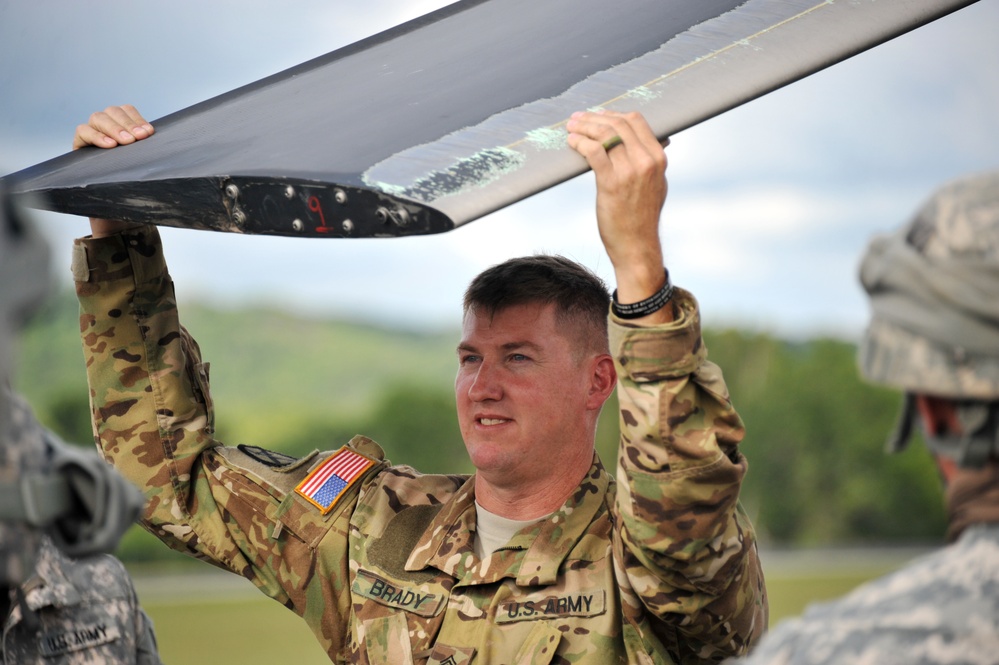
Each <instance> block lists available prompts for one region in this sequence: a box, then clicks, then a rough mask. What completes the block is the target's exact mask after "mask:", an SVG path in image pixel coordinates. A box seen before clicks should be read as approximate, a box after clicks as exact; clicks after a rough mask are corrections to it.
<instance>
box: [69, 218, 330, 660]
mask: <svg viewBox="0 0 999 665" xmlns="http://www.w3.org/2000/svg"><path fill="white" fill-rule="evenodd" d="M73 251H74V257H73V276H74V280H75V282H76V288H77V295H78V297H79V300H80V330H81V335H82V341H83V350H84V356H85V360H86V366H87V375H88V380H89V384H90V399H91V408H92V416H93V421H94V434H95V437H96V439H97V442H98V445H99V447H100V448H101V449H102V451H103V454H104V456H105V458H106V459H107V460H108V461H110V462H111V463H112V464H114V466H115V467H116V468H117V469H118V470H119V471H120V472H121V473H122V475H124V476H125V477H127V478H128V479H129V480H131V481H132V482H133V483H135V484H136V485H137V486H138V487H139V488H140V489H142V490H143V492H144V493H145V494H146V497H147V504H146V509H145V514H144V522H145V526H146V527H147V528H148V529H149V530H150V531H151V532H153V533H154V534H155V535H156V536H157V537H158V538H160V539H161V540H163V541H164V542H165V543H166V544H168V545H169V546H170V547H172V548H174V549H177V550H180V551H182V552H186V553H188V554H192V555H193V556H196V557H198V558H201V559H204V560H207V561H209V562H211V563H213V564H215V565H217V566H220V567H223V568H226V569H229V570H231V571H233V572H236V573H237V574H240V575H243V576H244V577H247V578H248V579H250V580H251V581H252V582H253V583H254V584H255V585H257V586H258V587H259V588H260V589H261V590H262V591H263V592H264V593H266V594H267V595H269V596H271V597H273V598H275V599H276V600H278V601H279V602H282V603H283V604H285V605H286V606H288V607H291V608H292V609H294V610H295V611H296V612H297V613H299V614H303V615H306V614H308V615H309V616H312V617H313V618H314V619H315V621H310V624H312V623H315V624H318V623H319V619H318V617H319V616H321V615H325V616H326V618H327V620H330V619H332V620H330V621H328V623H329V624H332V625H337V622H336V620H335V616H336V615H337V614H338V612H340V613H341V614H342V615H345V613H346V612H347V611H348V610H349V600H348V593H347V590H346V586H347V585H346V579H347V569H346V564H345V563H344V561H345V560H346V557H345V556H343V553H344V551H345V549H346V533H347V531H346V530H347V524H346V521H347V520H348V519H349V513H341V514H340V515H339V516H338V515H334V514H329V515H326V516H322V515H320V516H318V517H312V514H313V513H315V511H313V512H312V513H310V512H309V511H307V510H305V509H304V508H302V507H301V506H300V505H299V503H298V502H296V501H295V498H296V497H294V496H293V495H294V491H293V487H294V482H295V481H294V477H297V476H295V473H297V474H299V475H301V476H304V474H305V473H306V470H307V460H301V461H300V463H298V464H296V465H293V466H298V467H301V468H300V469H297V470H296V471H295V472H294V473H292V472H289V473H287V474H285V475H287V476H288V480H287V482H285V484H284V485H282V484H281V483H282V482H284V479H283V477H282V478H279V477H278V476H279V475H281V474H280V473H278V472H280V471H282V469H277V470H275V469H271V468H269V467H267V466H265V465H263V464H259V463H256V466H254V465H253V464H251V463H249V462H246V463H243V462H242V461H241V460H242V458H240V457H239V455H240V454H241V453H239V451H238V450H237V449H235V448H227V447H224V446H221V445H220V444H219V442H217V441H216V440H214V439H213V436H212V435H213V418H214V415H213V406H212V401H211V396H210V393H209V390H208V365H207V363H203V362H202V360H201V355H200V350H199V348H198V345H197V344H196V343H195V341H194V340H193V339H192V338H191V337H190V336H189V335H188V334H187V332H186V331H185V330H184V329H183V328H182V327H181V326H180V323H179V320H178V317H177V307H176V302H175V298H174V290H173V282H172V281H171V279H170V276H169V274H168V273H167V269H166V264H165V261H164V258H163V253H162V248H161V245H160V242H159V234H158V232H157V230H156V228H155V227H147V228H143V229H141V230H138V231H133V232H127V233H124V234H119V235H115V236H110V237H107V238H101V239H93V238H84V239H81V240H77V241H76V244H75V245H74V250H73ZM244 457H245V455H244ZM234 460H235V461H234ZM293 476H294V477H293ZM275 479H276V480H275ZM343 503H344V505H345V506H346V505H347V502H346V501H344V502H343ZM315 514H317V515H318V513H315ZM344 515H346V517H344ZM310 520H311V521H310ZM327 536H329V538H327ZM321 540H325V543H324V548H325V549H324V552H328V553H329V556H328V557H325V558H324V559H322V560H319V561H317V556H318V555H317V554H316V548H317V546H318V543H319V541H321ZM338 548H339V549H338ZM337 552H339V556H338V555H337ZM319 576H325V579H327V580H329V579H334V580H337V579H339V580H342V582H341V583H339V584H338V585H337V584H334V586H337V588H339V590H340V592H341V593H338V594H337V593H335V592H334V595H335V596H336V597H321V595H322V594H325V593H327V592H328V588H327V587H323V588H324V589H325V590H324V591H323V592H322V594H320V592H319V591H317V590H316V588H315V587H312V586H310V585H311V584H312V583H313V582H315V583H316V584H318V582H316V580H317V579H318V577H319ZM309 616H307V617H306V618H307V620H309ZM317 629H318V628H317V626H316V625H314V626H313V630H317ZM327 639H328V640H331V641H335V639H336V638H335V637H334V636H327Z"/></svg>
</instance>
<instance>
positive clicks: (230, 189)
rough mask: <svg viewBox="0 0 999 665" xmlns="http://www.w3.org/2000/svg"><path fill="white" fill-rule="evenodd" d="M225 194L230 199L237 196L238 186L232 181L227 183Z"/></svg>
mask: <svg viewBox="0 0 999 665" xmlns="http://www.w3.org/2000/svg"><path fill="white" fill-rule="evenodd" d="M225 195H226V196H228V197H229V198H230V199H234V198H236V197H237V196H239V187H237V186H236V185H234V184H233V183H229V184H228V185H226V186H225Z"/></svg>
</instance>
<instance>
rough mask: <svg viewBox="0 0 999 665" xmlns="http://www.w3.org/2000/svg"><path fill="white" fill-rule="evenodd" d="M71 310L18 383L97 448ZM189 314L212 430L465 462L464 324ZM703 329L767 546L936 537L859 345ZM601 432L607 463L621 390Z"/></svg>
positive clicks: (40, 331)
mask: <svg viewBox="0 0 999 665" xmlns="http://www.w3.org/2000/svg"><path fill="white" fill-rule="evenodd" d="M76 311H77V310H76V304H75V300H74V299H73V298H72V296H71V295H69V294H61V295H60V296H59V297H57V298H55V299H54V300H53V301H52V302H51V303H49V304H48V306H47V307H45V309H44V310H43V311H42V312H41V314H40V315H39V316H37V317H36V318H35V319H34V320H33V322H32V323H31V325H30V326H29V328H28V330H27V331H26V332H25V334H24V335H23V336H22V339H21V341H20V347H19V349H20V352H19V353H18V369H17V374H16V377H15V381H14V385H15V388H16V389H17V390H19V391H20V392H22V393H23V394H25V396H26V397H27V398H28V399H29V401H30V402H31V403H32V405H33V407H34V408H35V411H36V414H37V415H38V417H39V419H40V420H41V421H42V422H43V423H44V424H45V425H47V426H48V427H50V428H52V429H53V430H54V431H56V433H58V434H59V435H60V436H62V437H63V438H64V439H66V440H67V441H70V442H75V443H81V444H84V445H90V441H91V440H92V434H91V428H90V424H89V407H88V404H87V402H88V398H87V389H86V380H85V375H84V370H83V360H82V352H81V350H80V344H79V340H78V337H77V330H78V327H77V325H78V324H77V321H76ZM182 314H185V315H189V316H185V318H186V319H187V321H188V325H189V327H190V328H191V331H192V333H193V334H194V335H195V337H196V338H198V340H199V342H200V344H201V347H202V351H203V353H204V356H205V358H206V359H207V360H209V361H211V362H212V363H213V373H214V375H215V376H213V388H214V390H215V393H216V395H215V397H216V399H215V403H216V406H217V412H216V424H217V432H218V438H219V439H220V440H222V441H225V442H226V443H228V444H232V445H234V444H236V443H241V442H245V443H253V444H256V445H262V446H265V447H270V448H273V449H276V450H280V451H282V452H285V453H288V454H292V455H303V454H306V453H308V452H310V451H311V450H313V449H316V448H318V449H320V450H324V449H333V448H336V447H338V446H339V445H342V443H344V442H346V441H347V440H349V438H350V437H351V436H353V435H354V434H359V433H363V434H365V435H367V436H369V437H371V438H372V439H374V440H376V441H378V443H379V444H381V445H382V447H383V448H384V449H385V451H386V455H387V457H388V458H389V459H391V460H392V461H393V462H394V463H397V464H409V465H412V466H414V467H416V468H417V469H420V470H421V471H428V472H435V473H468V472H471V470H472V469H471V467H470V465H469V463H468V461H467V458H466V456H465V453H464V446H463V444H462V441H461V435H460V432H459V430H458V426H457V422H456V419H455V415H454V396H453V391H452V388H451V380H452V377H453V374H454V370H455V368H456V364H455V356H454V345H455V342H456V341H457V338H458V332H457V330H455V331H444V332H441V333H434V334H427V333H415V332H412V331H401V330H391V329H386V328H375V327H372V326H370V325H365V324H355V323H350V322H344V321H331V320H322V319H307V318H302V317H294V316H292V315H289V314H286V313H281V312H275V311H264V310H256V309H252V310H243V309H239V310H231V311H226V310H220V309H218V308H209V307H197V306H189V307H185V310H184V312H182ZM234 331H238V335H239V339H238V340H234V335H236V333H235V332H234ZM704 337H705V343H706V344H707V347H708V351H709V358H710V359H711V360H712V361H714V362H716V363H718V364H719V365H720V366H721V367H722V369H723V370H724V373H725V377H726V380H727V382H728V385H729V389H730V392H731V396H732V400H733V402H734V403H735V406H736V408H737V409H738V410H739V413H740V414H741V415H742V418H743V420H744V422H745V424H746V437H745V440H744V441H743V443H742V444H741V448H742V451H743V452H744V454H745V455H746V457H747V458H748V460H749V473H748V475H747V478H746V482H745V487H744V490H743V504H744V506H745V508H746V509H747V511H748V512H749V514H750V515H751V516H752V518H753V521H754V524H755V525H756V528H757V530H758V531H759V535H760V539H761V542H763V543H764V544H769V545H775V546H785V545H787V546H801V545H807V546H818V545H840V544H870V543H878V544H884V543H926V542H934V541H939V540H940V538H941V535H942V533H943V530H944V524H945V515H944V510H943V501H942V492H941V486H940V482H939V479H938V478H937V475H936V471H935V468H934V466H933V464H932V462H931V460H930V458H929V455H928V454H927V453H926V452H925V450H924V449H923V448H922V447H921V446H913V447H912V449H911V450H908V451H907V452H905V453H903V454H900V455H892V456H887V455H885V454H884V452H883V449H884V441H885V439H886V437H887V436H888V433H889V432H890V430H891V428H892V427H893V425H894V422H895V418H896V416H897V413H898V409H899V405H900V402H901V396H900V395H899V394H898V393H897V392H895V391H892V390H887V389H884V388H880V387H877V386H873V385H870V384H868V383H866V382H864V381H863V380H862V379H861V378H860V377H859V375H858V372H857V368H856V360H855V356H856V349H855V346H854V345H853V344H851V343H849V342H845V341H841V340H835V339H814V340H808V341H803V342H789V341H785V340H781V339H779V338H776V337H774V336H772V335H768V334H763V333H759V332H747V331H741V330H735V329H729V330H707V331H705V333H704ZM303 340H307V341H308V343H302V341H303ZM359 375H360V376H359ZM222 377H228V378H222ZM597 438H598V440H597V450H598V452H599V454H600V456H601V458H602V459H603V461H604V464H605V465H606V466H608V467H609V468H613V467H614V466H615V463H616V446H617V412H616V398H612V400H611V402H610V403H609V404H608V405H607V406H606V407H605V409H604V411H603V413H602V415H601V423H600V427H599V430H598V437H597ZM147 540H148V538H147V537H144V536H133V535H130V536H129V539H128V542H127V543H126V547H125V549H124V550H123V552H122V553H121V555H122V557H123V558H129V557H134V558H156V557H158V556H159V555H160V554H161V551H162V550H164V549H165V548H163V547H162V546H161V545H158V544H156V543H152V542H151V541H150V542H147Z"/></svg>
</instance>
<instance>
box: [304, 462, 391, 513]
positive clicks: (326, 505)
mask: <svg viewBox="0 0 999 665" xmlns="http://www.w3.org/2000/svg"><path fill="white" fill-rule="evenodd" d="M374 463H375V462H374V460H371V459H368V458H367V457H365V456H364V455H361V454H360V453H356V452H354V451H353V450H350V449H349V448H347V447H346V446H345V447H343V448H341V449H340V450H338V451H336V452H335V453H333V454H332V455H330V456H329V457H328V458H327V459H326V461H325V462H323V463H322V464H320V465H319V466H317V467H316V468H315V469H313V470H312V472H311V473H309V475H307V476H306V477H305V480H303V481H302V482H301V483H299V484H298V487H296V488H295V491H296V492H298V494H299V495H301V496H302V497H303V498H304V499H305V500H306V501H308V502H309V503H311V504H312V505H314V506H316V507H317V508H319V510H321V511H322V513H323V515H325V514H326V513H328V512H329V511H331V510H332V509H333V506H335V505H336V502H337V501H338V500H339V499H340V497H341V496H343V494H344V493H345V492H346V491H347V489H348V488H349V487H350V486H351V485H353V484H354V482H355V481H356V480H357V479H358V478H360V477H361V476H362V475H364V472H365V471H367V470H368V469H370V468H371V467H372V466H373V465H374Z"/></svg>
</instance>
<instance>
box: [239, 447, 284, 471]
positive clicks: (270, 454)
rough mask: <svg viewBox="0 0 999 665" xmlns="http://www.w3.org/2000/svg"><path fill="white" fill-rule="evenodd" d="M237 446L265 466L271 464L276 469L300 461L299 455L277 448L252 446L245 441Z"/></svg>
mask: <svg viewBox="0 0 999 665" xmlns="http://www.w3.org/2000/svg"><path fill="white" fill-rule="evenodd" d="M236 448H238V449H239V450H241V451H242V452H244V453H246V454H247V455H249V456H250V457H252V458H253V459H255V460H257V461H258V462H260V463H261V464H263V465H264V466H269V467H271V468H274V469H276V468H278V467H282V466H290V465H292V464H294V463H295V462H297V461H298V458H297V457H292V456H291V455H285V454H284V453H279V452H278V451H276V450H267V449H266V448H261V447H260V446H250V445H247V444H245V443H241V444H239V445H238V446H236Z"/></svg>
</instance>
